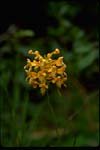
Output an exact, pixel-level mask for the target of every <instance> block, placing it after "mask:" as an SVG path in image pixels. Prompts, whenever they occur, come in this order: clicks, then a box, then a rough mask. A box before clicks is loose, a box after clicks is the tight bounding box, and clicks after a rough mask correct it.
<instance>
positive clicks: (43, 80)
mask: <svg viewBox="0 0 100 150" xmlns="http://www.w3.org/2000/svg"><path fill="white" fill-rule="evenodd" d="M59 53H60V50H59V49H55V50H54V51H53V52H51V53H48V54H47V55H46V56H44V57H42V56H41V55H40V53H39V51H33V50H29V51H28V54H30V55H35V57H34V59H33V60H32V61H31V60H30V59H27V64H26V65H25V66H24V69H25V72H26V74H27V78H26V80H27V81H28V83H29V84H31V85H32V86H33V88H37V87H39V88H40V92H41V94H42V95H44V94H45V92H46V90H47V89H48V87H49V84H50V83H52V84H56V86H57V87H58V88H61V86H62V85H64V86H66V84H65V81H66V80H67V74H66V73H65V69H66V65H65V64H64V62H63V57H59V58H57V59H52V55H54V54H59Z"/></svg>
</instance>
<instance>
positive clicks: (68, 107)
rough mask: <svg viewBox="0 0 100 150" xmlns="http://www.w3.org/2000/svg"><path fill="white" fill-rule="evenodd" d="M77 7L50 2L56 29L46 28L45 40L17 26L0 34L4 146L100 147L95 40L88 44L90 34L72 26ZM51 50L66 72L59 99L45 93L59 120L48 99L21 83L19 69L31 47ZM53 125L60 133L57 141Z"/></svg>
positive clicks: (0, 77) (56, 94)
mask: <svg viewBox="0 0 100 150" xmlns="http://www.w3.org/2000/svg"><path fill="white" fill-rule="evenodd" d="M80 9H81V8H79V7H78V6H74V5H71V4H69V3H67V2H58V3H54V2H49V5H48V13H49V16H51V17H53V18H54V19H55V21H56V25H55V26H53V25H52V26H48V27H47V34H46V36H45V37H35V33H34V32H33V31H32V30H30V29H27V30H23V29H18V28H17V27H16V26H15V25H11V26H10V27H9V28H8V30H7V31H6V32H5V33H4V34H2V35H0V43H1V48H0V60H1V63H0V111H1V112H0V114H1V115H0V119H1V131H0V132H1V133H0V135H1V145H2V146H73V143H74V140H76V143H75V146H97V145H98V144H99V139H98V138H99V131H98V130H99V102H98V101H99V98H98V95H99V94H98V75H99V69H98V59H99V52H98V39H97V37H94V39H95V40H93V41H92V40H91V35H87V33H85V31H84V30H82V29H80V27H79V26H76V25H74V24H73V23H72V21H71V20H73V19H74V18H75V16H76V15H77V13H79V11H80ZM93 32H96V31H95V29H94V31H93ZM95 35H97V33H96V34H95ZM55 48H59V49H60V50H61V55H62V56H63V57H64V62H65V63H66V64H67V69H66V72H67V74H68V81H67V88H66V89H61V93H62V95H61V96H60V95H59V93H58V92H57V90H56V89H54V88H53V89H52V88H51V89H50V91H49V97H50V101H51V105H52V107H53V109H54V112H55V115H56V120H57V122H55V120H53V116H52V113H51V111H50V109H49V106H48V103H47V95H45V96H41V95H40V93H39V91H38V90H37V89H32V88H31V87H30V86H29V85H28V84H27V83H26V82H25V73H24V69H23V67H24V65H25V63H26V58H27V57H29V56H28V54H27V52H28V50H29V49H33V50H39V51H40V53H41V54H45V53H48V52H51V51H53V50H54V49H55ZM87 81H88V83H87ZM88 84H89V85H88ZM91 86H92V88H91ZM56 127H57V128H59V129H61V136H60V140H58V137H57V136H56V134H55V128H56Z"/></svg>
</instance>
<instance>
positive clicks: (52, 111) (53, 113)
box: [47, 91, 60, 138]
mask: <svg viewBox="0 0 100 150" xmlns="http://www.w3.org/2000/svg"><path fill="white" fill-rule="evenodd" d="M47 97H48V98H47V99H48V106H49V108H50V110H51V113H52V115H53V119H54V120H55V122H56V126H57V119H56V115H55V112H54V110H53V107H52V105H51V103H50V97H49V94H48V91H47ZM56 133H57V136H58V138H59V136H60V135H59V131H58V128H57V127H56Z"/></svg>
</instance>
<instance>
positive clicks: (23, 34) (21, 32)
mask: <svg viewBox="0 0 100 150" xmlns="http://www.w3.org/2000/svg"><path fill="white" fill-rule="evenodd" d="M33 36H34V32H33V31H32V30H19V31H17V32H16V37H17V38H23V37H33Z"/></svg>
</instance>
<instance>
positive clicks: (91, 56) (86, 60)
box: [77, 50, 99, 70]
mask: <svg viewBox="0 0 100 150" xmlns="http://www.w3.org/2000/svg"><path fill="white" fill-rule="evenodd" d="M98 56H99V52H98V50H94V51H91V53H88V54H87V55H86V56H85V57H83V58H82V59H79V60H78V62H77V65H78V68H79V69H80V70H82V69H84V68H86V67H88V66H90V65H91V64H92V63H93V61H94V60H95V59H96V58H98Z"/></svg>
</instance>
